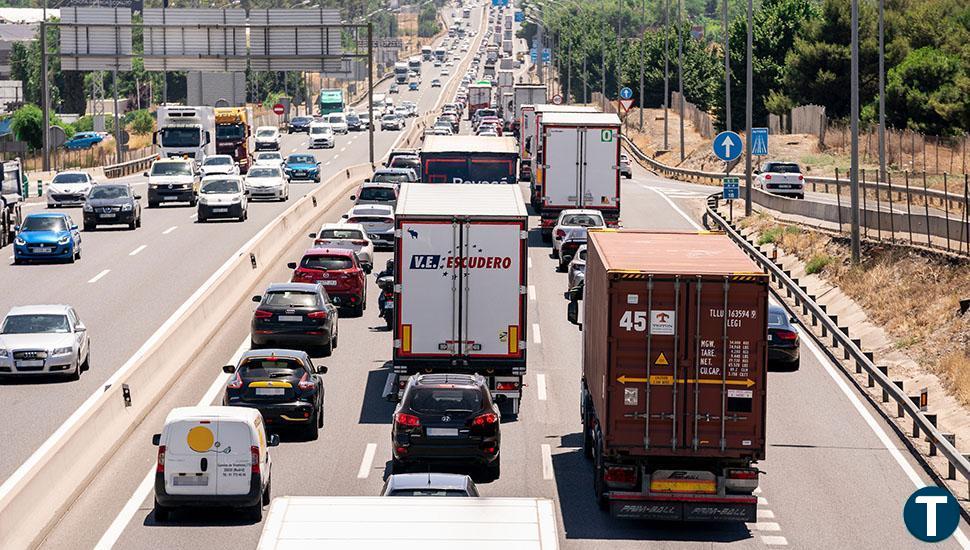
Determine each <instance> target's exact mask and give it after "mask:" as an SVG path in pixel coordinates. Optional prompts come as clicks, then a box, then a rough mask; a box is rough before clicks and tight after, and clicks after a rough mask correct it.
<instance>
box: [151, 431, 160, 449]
mask: <svg viewBox="0 0 970 550" xmlns="http://www.w3.org/2000/svg"><path fill="white" fill-rule="evenodd" d="M161 442H162V434H154V435H152V445H154V446H156V447H158V445H159V443H161Z"/></svg>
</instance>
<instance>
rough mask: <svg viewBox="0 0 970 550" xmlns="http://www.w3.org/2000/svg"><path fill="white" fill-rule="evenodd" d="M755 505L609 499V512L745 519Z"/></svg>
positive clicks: (753, 516) (752, 518)
mask: <svg viewBox="0 0 970 550" xmlns="http://www.w3.org/2000/svg"><path fill="white" fill-rule="evenodd" d="M757 509H758V504H757V501H756V500H754V499H752V502H750V503H749V502H716V501H714V502H678V501H663V500H628V499H610V512H611V514H612V515H613V517H616V518H621V519H643V520H660V521H740V522H746V523H749V522H754V521H756V518H757Z"/></svg>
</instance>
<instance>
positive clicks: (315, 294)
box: [250, 283, 338, 357]
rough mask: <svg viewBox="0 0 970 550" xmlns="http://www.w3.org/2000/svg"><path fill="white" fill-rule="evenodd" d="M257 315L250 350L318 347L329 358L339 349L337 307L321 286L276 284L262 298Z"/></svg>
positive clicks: (255, 315) (252, 328) (258, 300)
mask: <svg viewBox="0 0 970 550" xmlns="http://www.w3.org/2000/svg"><path fill="white" fill-rule="evenodd" d="M253 301H254V302H256V303H258V304H259V306H258V307H257V309H256V311H255V312H253V321H252V326H251V329H250V330H251V332H250V339H251V343H250V347H251V348H252V349H258V348H260V347H266V346H268V345H270V344H276V345H278V346H280V347H286V348H289V347H292V346H300V347H303V348H311V347H312V348H318V349H320V351H321V355H322V356H323V357H328V356H330V354H331V353H332V352H333V348H335V347H337V321H338V311H337V307H336V306H334V305H333V304H332V303H331V302H330V297H329V296H327V291H326V290H324V288H323V285H320V284H305V283H275V284H272V285H270V286H269V288H267V289H266V293H265V294H263V295H262V296H253Z"/></svg>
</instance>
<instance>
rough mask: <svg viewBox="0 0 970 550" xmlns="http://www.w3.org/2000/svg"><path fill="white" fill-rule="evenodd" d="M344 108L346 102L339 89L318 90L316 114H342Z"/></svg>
mask: <svg viewBox="0 0 970 550" xmlns="http://www.w3.org/2000/svg"><path fill="white" fill-rule="evenodd" d="M345 107H346V102H345V101H344V91H343V90H341V89H340V88H330V89H324V90H320V95H319V96H317V112H318V114H320V115H329V114H331V113H342V112H344V108H345Z"/></svg>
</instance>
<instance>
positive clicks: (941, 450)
mask: <svg viewBox="0 0 970 550" xmlns="http://www.w3.org/2000/svg"><path fill="white" fill-rule="evenodd" d="M720 198H721V194H720V193H715V194H713V195H711V196H710V197H708V199H707V211H706V213H705V214H704V218H705V220H704V222H705V225H708V220H712V221H713V222H714V223H715V224H717V226H719V227H720V229H722V230H723V231H724V232H725V233H726V234H727V235H728V236H729V237H730V238H731V239H732V240H733V241H734V242H735V243H737V244H738V246H740V247H741V249H742V250H744V252H745V253H746V254H747V255H748V256H749V257H751V259H752V260H754V261H755V262H757V263H758V264H759V265H760V266H761V267H762V268H763V269H764V270H765V271H767V272H768V274H769V275H770V276H771V282H772V283H773V284H777V285H778V288H779V289H780V290H784V291H785V293H786V295H787V296H788V297H789V298H791V299H793V300H794V302H795V307H796V308H801V311H802V315H804V316H810V317H811V323H812V326H818V325H821V332H822V336H821V338H822V339H824V338H828V337H831V339H832V346H831V347H832V348H836V349H837V348H840V347H841V348H842V350H843V359H845V360H850V359H851V360H852V362H853V364H854V365H855V373H856V374H862V373H863V372H865V374H866V376H867V378H868V380H867V386H868V387H870V388H871V387H874V386H875V385H876V384H878V385H879V387H880V389H881V390H882V402H883V403H887V402H889V400H890V399H891V400H893V401H895V402H896V405H897V411H896V417H897V418H905V417H910V418H912V420H913V429H912V437H913V438H914V439H918V438H920V434H923V437H925V440H926V442H928V443H929V453H928V455H929V456H931V457H933V456H937V455H938V454H940V455H942V456H943V458H945V459H946V461H947V463H948V466H949V467H948V472H947V475H946V479H948V480H954V479H956V473H957V472H959V473H960V475H961V476H963V479H964V480H968V482H970V461H968V460H967V457H966V456H964V455H963V454H961V453H960V452H959V451H958V450H957V449H956V447H955V441H956V439H955V437H954V435H953V434H947V433H943V432H941V431H940V430H939V429H937V427H936V415H935V414H930V413H927V412H924V411H922V410H921V407H920V396H910V395H906V393H905V392H904V390H903V384H902V382H901V381H894V380H891V379H890V378H889V376H888V369H887V367H885V366H881V365H879V366H877V365H876V364H874V363H873V356H872V354H871V352H865V351H863V350H862V349H861V348H860V345H861V341H860V340H858V339H853V338H850V337H849V334H848V328H844V327H840V326H839V324H838V316H836V315H829V314H828V313H827V312H826V309H825V306H822V305H819V304H818V303H816V302H815V296H812V295H809V294H808V289H807V287H804V286H800V285H799V284H798V281H797V279H793V278H792V277H791V276H790V273H789V272H787V271H785V270H784V269H783V268H782V266H780V265H778V264H776V263H775V262H774V261H773V260H772V259H770V258H768V257H767V256H765V255H764V254H763V253H762V252H761V250H760V249H759V248H758V247H757V246H756V245H755V244H754V243H753V242H752V241H751V240H749V239H748V238H747V237H745V236H743V235H741V233H740V232H739V231H738V230H737V229H736V228H735V226H734V225H733V224H732V223H730V222H728V221H727V220H725V219H724V218H723V217H722V216H721V215H720V213H718V211H717V203H718V201H719V200H720ZM968 494H970V485H968Z"/></svg>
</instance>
